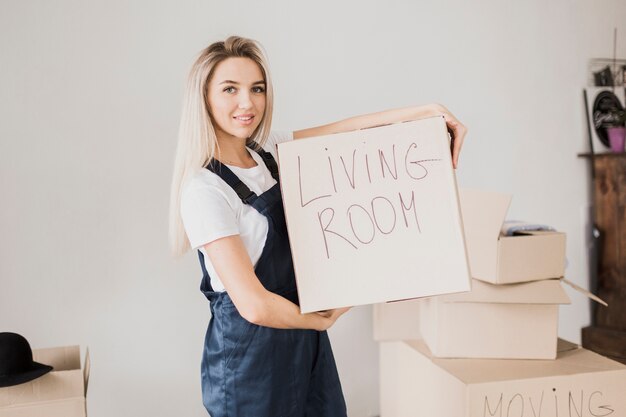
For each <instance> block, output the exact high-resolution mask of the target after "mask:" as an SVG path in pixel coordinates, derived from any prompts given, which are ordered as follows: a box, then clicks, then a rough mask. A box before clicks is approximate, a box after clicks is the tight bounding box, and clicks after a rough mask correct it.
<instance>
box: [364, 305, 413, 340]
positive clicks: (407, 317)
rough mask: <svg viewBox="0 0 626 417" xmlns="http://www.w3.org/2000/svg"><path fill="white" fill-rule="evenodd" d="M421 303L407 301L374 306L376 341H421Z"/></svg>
mask: <svg viewBox="0 0 626 417" xmlns="http://www.w3.org/2000/svg"><path fill="white" fill-rule="evenodd" d="M420 301H421V300H419V299H416V300H407V301H398V302H392V303H380V304H374V309H373V315H374V318H373V322H374V325H373V330H374V340H376V341H378V342H382V341H390V340H407V339H421V338H422V336H421V333H420V315H419V314H420Z"/></svg>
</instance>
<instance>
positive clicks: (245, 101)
mask: <svg viewBox="0 0 626 417" xmlns="http://www.w3.org/2000/svg"><path fill="white" fill-rule="evenodd" d="M249 107H252V100H250V94H249V93H247V92H242V93H241V94H239V108H240V109H247V108H249Z"/></svg>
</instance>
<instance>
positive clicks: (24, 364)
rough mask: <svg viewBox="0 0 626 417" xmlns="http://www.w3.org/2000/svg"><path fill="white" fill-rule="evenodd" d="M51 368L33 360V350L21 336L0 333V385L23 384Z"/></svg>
mask: <svg viewBox="0 0 626 417" xmlns="http://www.w3.org/2000/svg"><path fill="white" fill-rule="evenodd" d="M51 370H52V366H49V365H44V364H41V363H38V362H34V361H33V351H32V350H31V349H30V345H29V344H28V340H26V339H25V338H24V337H23V336H20V335H19V334H17V333H9V332H4V333H0V387H10V386H12V385H18V384H23V383H24V382H28V381H32V380H33V379H35V378H39V377H40V376H42V375H44V374H47V373H48V372H50V371H51Z"/></svg>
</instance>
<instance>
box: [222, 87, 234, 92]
mask: <svg viewBox="0 0 626 417" xmlns="http://www.w3.org/2000/svg"><path fill="white" fill-rule="evenodd" d="M234 91H235V87H226V88H225V89H224V92H226V93H232V92H234Z"/></svg>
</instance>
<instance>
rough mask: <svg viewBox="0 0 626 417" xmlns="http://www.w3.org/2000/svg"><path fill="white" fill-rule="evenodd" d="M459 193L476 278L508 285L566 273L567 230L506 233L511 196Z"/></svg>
mask: <svg viewBox="0 0 626 417" xmlns="http://www.w3.org/2000/svg"><path fill="white" fill-rule="evenodd" d="M459 196H460V201H461V212H462V215H463V225H464V230H465V241H466V245H467V252H468V257H469V263H470V271H471V274H472V277H473V278H477V279H480V280H483V281H487V282H491V283H493V284H508V283H514V282H524V281H534V280H540V279H546V278H559V277H562V276H563V275H564V270H565V234H564V233H561V232H547V231H540V232H525V234H524V235H523V236H503V235H502V234H501V229H502V225H503V223H504V220H505V216H506V212H507V210H508V208H509V204H510V203H511V196H509V195H504V194H498V193H492V192H485V191H478V190H471V189H460V190H459Z"/></svg>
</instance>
